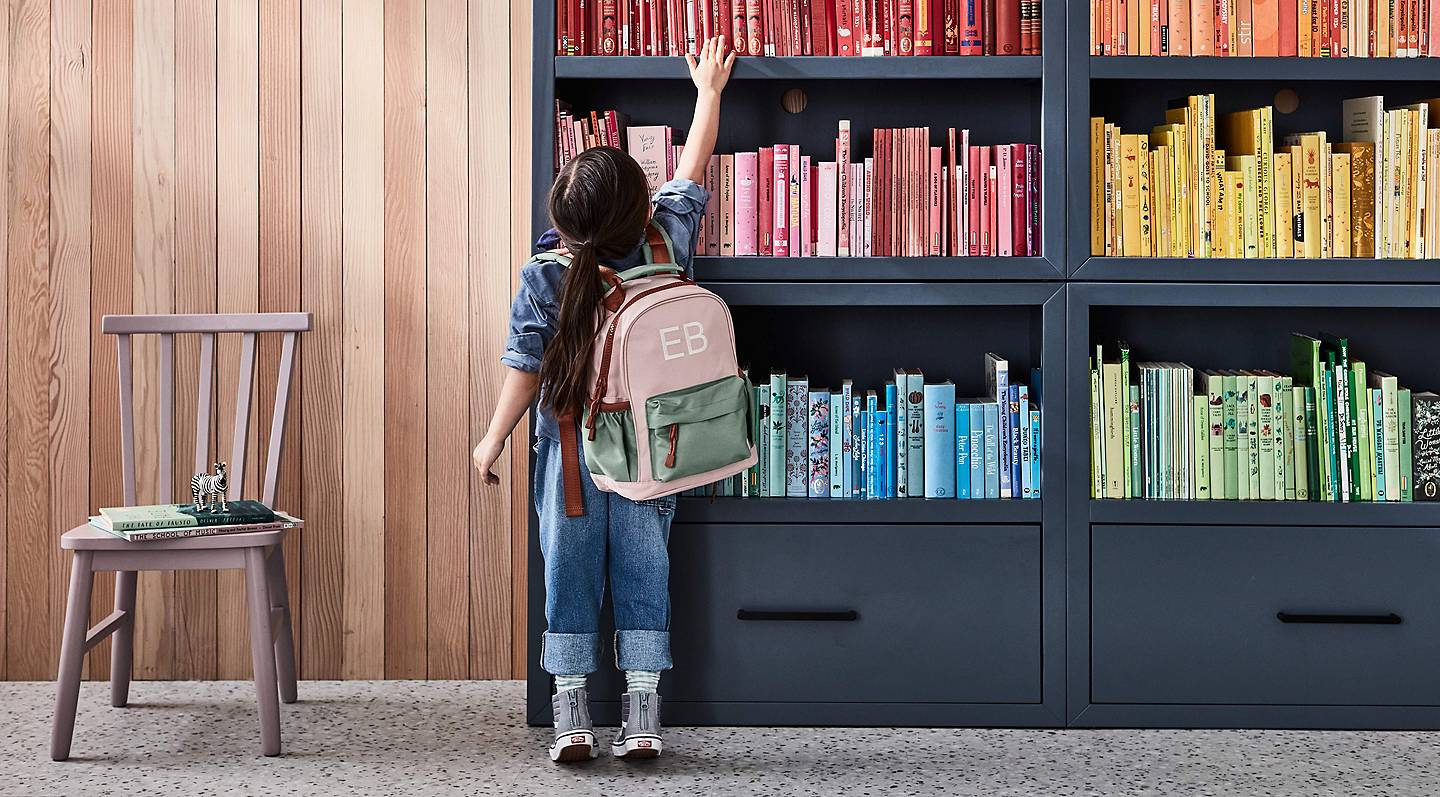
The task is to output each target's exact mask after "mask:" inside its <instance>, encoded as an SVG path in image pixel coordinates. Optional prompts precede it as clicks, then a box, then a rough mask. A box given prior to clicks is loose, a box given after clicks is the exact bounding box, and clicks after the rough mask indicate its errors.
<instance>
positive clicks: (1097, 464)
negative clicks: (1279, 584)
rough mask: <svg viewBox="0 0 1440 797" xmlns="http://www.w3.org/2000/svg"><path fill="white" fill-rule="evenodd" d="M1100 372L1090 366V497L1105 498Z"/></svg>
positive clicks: (1093, 366) (1093, 364) (1092, 363)
mask: <svg viewBox="0 0 1440 797" xmlns="http://www.w3.org/2000/svg"><path fill="white" fill-rule="evenodd" d="M1102 416H1103V410H1102V408H1101V406H1100V370H1099V369H1098V368H1096V367H1095V363H1094V362H1091V364H1090V497H1091V498H1104V497H1105V457H1104V455H1103V454H1102V452H1101V450H1100V435H1101V428H1100V427H1101V418H1102Z"/></svg>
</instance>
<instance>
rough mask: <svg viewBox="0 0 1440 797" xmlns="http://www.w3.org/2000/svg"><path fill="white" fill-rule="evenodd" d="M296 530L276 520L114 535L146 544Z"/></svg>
mask: <svg viewBox="0 0 1440 797" xmlns="http://www.w3.org/2000/svg"><path fill="white" fill-rule="evenodd" d="M292 528H295V524H294V523H291V522H290V521H283V520H275V521H271V522H269V523H245V524H238V523H230V524H225V525H216V526H179V527H170V528H152V529H133V530H132V529H114V530H113V531H112V530H110V529H107V531H111V533H112V534H115V535H116V536H119V537H121V538H123V539H126V540H129V541H130V542H144V541H151V540H185V539H190V538H192V537H217V536H220V535H222V534H237V533H244V534H256V533H261V532H268V531H280V530H281V529H292Z"/></svg>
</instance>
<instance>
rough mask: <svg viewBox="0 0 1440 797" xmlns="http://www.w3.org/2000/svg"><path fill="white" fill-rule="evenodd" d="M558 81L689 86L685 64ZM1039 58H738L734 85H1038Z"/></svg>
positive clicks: (593, 61)
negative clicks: (1004, 82)
mask: <svg viewBox="0 0 1440 797" xmlns="http://www.w3.org/2000/svg"><path fill="white" fill-rule="evenodd" d="M554 61H555V77H556V79H559V80H575V79H579V80H634V79H639V80H688V79H689V77H690V72H689V70H688V69H687V68H686V66H685V59H684V58H672V57H662V56H623V57H607V56H573V55H567V56H556V57H555V59H554ZM1042 71H1043V63H1042V56H1038V55H1016V56H962V57H924V58H903V57H894V56H891V57H880V58H856V57H848V58H846V57H838V56H824V57H821V56H794V57H783V58H779V57H766V58H752V57H741V58H737V59H736V63H735V71H734V72H733V73H732V74H731V79H732V80H855V79H861V80H913V79H922V80H939V79H955V80H959V79H965V80H1039V79H1040V77H1041V73H1042Z"/></svg>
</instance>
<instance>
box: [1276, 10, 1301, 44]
mask: <svg viewBox="0 0 1440 797" xmlns="http://www.w3.org/2000/svg"><path fill="white" fill-rule="evenodd" d="M1278 5H1279V9H1278V10H1279V14H1280V21H1279V27H1278V29H1277V31H1278V32H1277V41H1278V42H1279V51H1278V52H1277V53H1276V55H1281V56H1296V55H1299V54H1300V40H1299V31H1298V28H1297V27H1296V25H1298V24H1299V20H1298V17H1299V11H1300V9H1299V0H1279V3H1278Z"/></svg>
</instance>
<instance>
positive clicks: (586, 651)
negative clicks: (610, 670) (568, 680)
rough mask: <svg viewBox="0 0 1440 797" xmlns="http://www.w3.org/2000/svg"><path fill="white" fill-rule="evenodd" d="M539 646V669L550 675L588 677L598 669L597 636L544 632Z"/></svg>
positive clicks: (598, 638)
mask: <svg viewBox="0 0 1440 797" xmlns="http://www.w3.org/2000/svg"><path fill="white" fill-rule="evenodd" d="M540 646H541V647H540V668H541V669H543V670H544V671H545V672H548V673H550V674H551V675H589V674H590V673H592V672H595V670H597V669H599V664H600V653H599V649H600V635H599V634H555V633H551V632H549V631H546V632H545V636H544V637H543V638H542V639H541V641H540Z"/></svg>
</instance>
